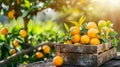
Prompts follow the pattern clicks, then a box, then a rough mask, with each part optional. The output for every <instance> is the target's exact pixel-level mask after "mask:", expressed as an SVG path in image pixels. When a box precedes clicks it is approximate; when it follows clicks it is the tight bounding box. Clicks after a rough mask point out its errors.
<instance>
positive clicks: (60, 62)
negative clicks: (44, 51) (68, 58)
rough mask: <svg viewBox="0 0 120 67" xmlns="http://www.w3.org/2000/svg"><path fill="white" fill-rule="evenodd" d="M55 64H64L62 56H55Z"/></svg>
mask: <svg viewBox="0 0 120 67" xmlns="http://www.w3.org/2000/svg"><path fill="white" fill-rule="evenodd" d="M53 64H54V65H55V66H62V64H63V58H62V57H61V56H55V57H54V58H53Z"/></svg>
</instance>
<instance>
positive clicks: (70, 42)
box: [64, 40, 72, 45]
mask: <svg viewBox="0 0 120 67" xmlns="http://www.w3.org/2000/svg"><path fill="white" fill-rule="evenodd" d="M64 44H68V45H70V44H72V41H70V40H67V41H66V42H65V43H64Z"/></svg>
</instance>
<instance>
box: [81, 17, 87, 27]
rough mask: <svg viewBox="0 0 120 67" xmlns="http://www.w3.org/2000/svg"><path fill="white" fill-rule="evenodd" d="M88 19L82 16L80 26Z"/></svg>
mask: <svg viewBox="0 0 120 67" xmlns="http://www.w3.org/2000/svg"><path fill="white" fill-rule="evenodd" d="M85 19H86V17H84V16H82V17H81V18H80V19H79V26H81V25H82V24H83V22H84V21H85Z"/></svg>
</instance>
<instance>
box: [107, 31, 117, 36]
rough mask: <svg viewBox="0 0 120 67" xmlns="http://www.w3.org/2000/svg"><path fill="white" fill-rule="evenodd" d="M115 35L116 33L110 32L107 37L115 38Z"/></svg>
mask: <svg viewBox="0 0 120 67" xmlns="http://www.w3.org/2000/svg"><path fill="white" fill-rule="evenodd" d="M117 34H118V33H117V32H116V31H110V32H109V34H108V35H109V36H110V37H115V36H116V35H117Z"/></svg>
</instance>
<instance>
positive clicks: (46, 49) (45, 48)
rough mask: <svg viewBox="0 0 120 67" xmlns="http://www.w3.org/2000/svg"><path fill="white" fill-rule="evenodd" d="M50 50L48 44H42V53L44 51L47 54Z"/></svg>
mask: <svg viewBox="0 0 120 67" xmlns="http://www.w3.org/2000/svg"><path fill="white" fill-rule="evenodd" d="M50 50H51V49H50V46H48V45H45V46H43V52H44V53H46V54H47V53H50Z"/></svg>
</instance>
